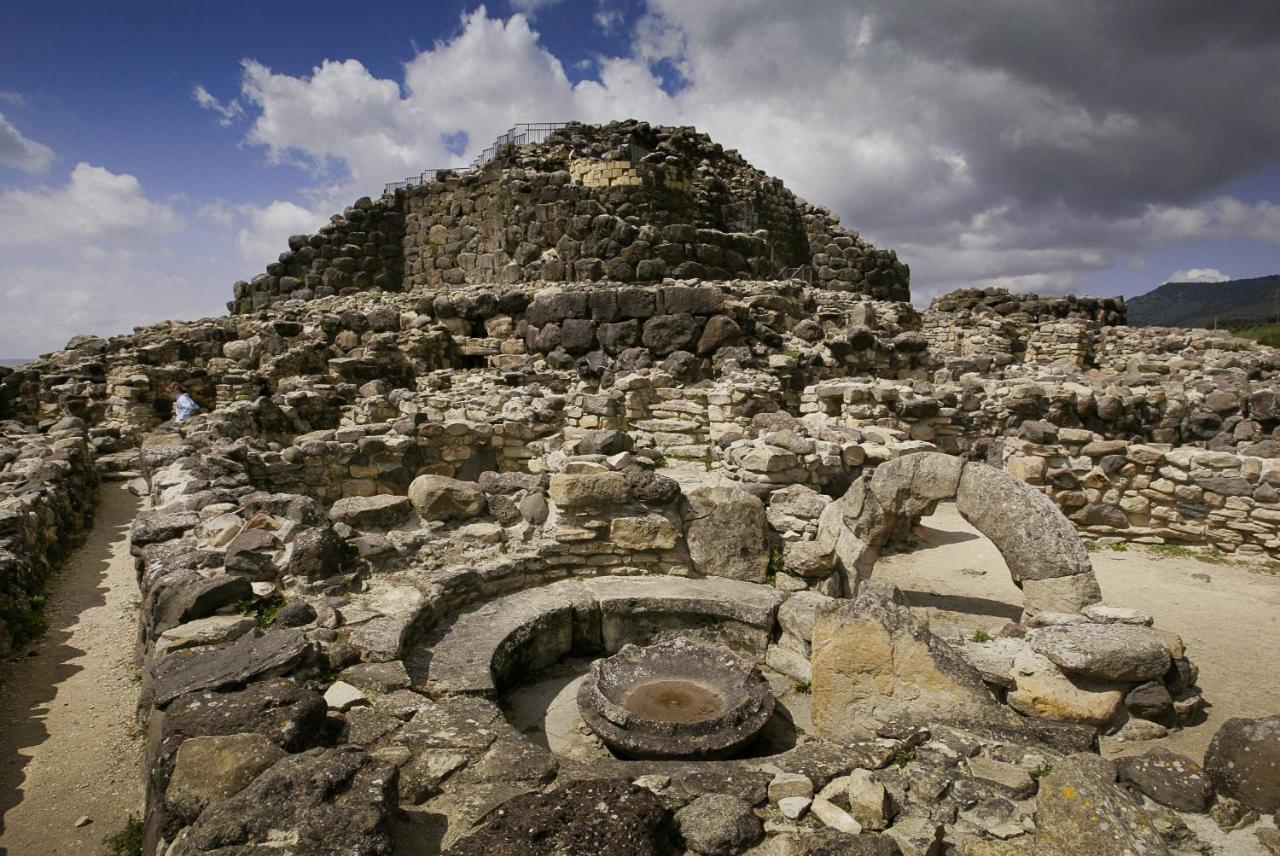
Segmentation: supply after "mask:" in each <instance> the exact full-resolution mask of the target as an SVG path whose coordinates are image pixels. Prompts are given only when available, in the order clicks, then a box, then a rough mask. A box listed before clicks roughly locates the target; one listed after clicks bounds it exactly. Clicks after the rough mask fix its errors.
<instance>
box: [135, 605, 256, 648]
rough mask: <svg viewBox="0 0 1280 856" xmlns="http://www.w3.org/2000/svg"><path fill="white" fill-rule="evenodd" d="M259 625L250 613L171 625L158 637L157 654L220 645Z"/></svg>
mask: <svg viewBox="0 0 1280 856" xmlns="http://www.w3.org/2000/svg"><path fill="white" fill-rule="evenodd" d="M255 627H257V622H256V621H255V620H254V619H253V617H252V616H248V615H211V616H209V617H208V618H199V619H196V620H195V621H188V622H187V623H186V624H179V625H177V626H176V627H170V628H169V629H168V630H166V631H165V632H164V633H161V634H160V637H159V638H158V639H156V646H155V650H154V653H155V656H156V657H163V656H164V655H165V654H167V653H169V652H170V651H179V650H181V649H183V648H196V647H199V646H201V645H220V644H222V643H223V642H231V641H233V640H236V639H239V638H240V637H241V636H243V635H244V634H246V633H248V632H250V631H251V630H253V629H254V628H255Z"/></svg>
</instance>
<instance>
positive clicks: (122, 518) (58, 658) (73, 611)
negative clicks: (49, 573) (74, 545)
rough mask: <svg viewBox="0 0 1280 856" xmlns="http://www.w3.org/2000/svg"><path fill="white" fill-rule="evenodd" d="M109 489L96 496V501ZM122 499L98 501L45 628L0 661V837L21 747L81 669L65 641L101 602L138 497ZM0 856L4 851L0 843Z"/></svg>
mask: <svg viewBox="0 0 1280 856" xmlns="http://www.w3.org/2000/svg"><path fill="white" fill-rule="evenodd" d="M106 490H118V488H116V487H108V488H106V489H104V491H103V492H102V493H100V494H99V501H100V502H101V501H102V499H103V498H104V495H105V491H106ZM120 493H121V494H122V495H123V497H124V498H121V499H119V500H117V501H113V502H102V503H101V506H100V508H99V511H98V516H97V517H96V518H95V520H94V528H93V531H91V532H90V533H89V538H88V540H87V541H86V542H85V544H84V545H83V546H82V547H80V548H79V549H77V550H76V551H75V552H74V553H72V555H71V556H70V558H69V559H68V561H67V562H66V564H65V565H64V566H63V567H62V569H60V570H59V571H57V572H56V573H55V575H54V578H53V579H52V580H51V581H50V584H49V586H48V599H47V606H46V607H45V620H46V622H47V623H48V630H46V631H45V633H44V635H43V636H41V637H40V638H39V639H38V640H36V641H35V642H34V643H32V644H31V645H29V646H28V648H27V650H25V651H22V652H19V653H18V654H16V655H14V656H13V657H11V658H10V659H9V661H8V662H5V663H0V725H2V726H3V727H0V836H2V835H3V834H4V832H5V817H6V816H7V815H8V813H9V812H10V811H12V809H13V808H14V807H16V806H18V805H19V804H21V803H22V800H23V792H22V790H21V787H22V784H23V782H24V781H25V780H26V772H25V771H26V767H27V765H28V764H29V763H30V762H31V757H30V754H29V753H28V754H24V752H23V750H27V749H31V748H32V747H36V746H39V745H40V744H41V743H43V742H44V741H45V740H47V739H48V738H49V732H48V730H47V729H46V727H45V718H46V716H47V715H48V710H49V703H50V702H52V701H53V699H54V697H55V696H56V695H57V691H58V686H59V685H60V684H62V683H63V682H64V681H66V680H67V679H68V678H70V677H71V676H72V675H75V674H76V673H77V672H80V671H81V670H82V667H81V666H78V665H73V664H72V662H71V661H72V660H75V659H76V658H78V657H80V656H82V655H84V654H85V652H84V651H82V650H81V649H79V648H76V647H74V646H72V645H70V644H68V642H69V640H70V639H71V637H72V633H73V628H74V627H75V625H76V623H77V622H78V621H79V619H80V615H81V613H83V612H84V611H85V610H87V609H91V608H93V607H95V606H101V605H102V604H104V603H105V602H106V594H107V586H106V584H105V581H106V576H107V568H108V566H109V564H110V559H111V547H112V544H114V543H115V542H118V541H119V540H120V539H121V537H123V536H125V535H127V533H128V531H129V526H130V524H131V523H132V522H133V518H134V515H135V514H136V513H137V510H138V500H137V499H136V498H134V497H133V496H132V495H130V494H126V493H124V492H123V491H120ZM0 854H4V856H20V855H19V854H17V853H12V854H10V853H9V850H8V849H7V848H6V847H5V846H4V845H2V844H0Z"/></svg>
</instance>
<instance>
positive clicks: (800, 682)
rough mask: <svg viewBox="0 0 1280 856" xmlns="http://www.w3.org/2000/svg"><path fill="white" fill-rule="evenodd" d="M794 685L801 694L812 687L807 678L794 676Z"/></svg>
mask: <svg viewBox="0 0 1280 856" xmlns="http://www.w3.org/2000/svg"><path fill="white" fill-rule="evenodd" d="M795 686H796V692H798V693H800V694H801V695H808V694H809V690H811V689H812V688H813V687H812V685H811V684H810V682H809V679H808V678H796V683H795Z"/></svg>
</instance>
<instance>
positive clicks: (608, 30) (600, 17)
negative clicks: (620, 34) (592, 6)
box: [591, 0, 626, 35]
mask: <svg viewBox="0 0 1280 856" xmlns="http://www.w3.org/2000/svg"><path fill="white" fill-rule="evenodd" d="M591 20H592V22H593V23H595V25H596V26H597V27H599V28H600V30H601V31H602V32H604V33H605V34H606V35H612V34H613V33H615V32H617V31H618V30H619V29H621V28H622V25H623V23H624V22H625V21H626V15H625V14H624V13H623V11H622V9H621V8H619V7H617V6H614V5H612V4H610V2H609V0H600V2H599V4H598V5H597V6H596V11H595V12H594V13H593V14H592V15H591Z"/></svg>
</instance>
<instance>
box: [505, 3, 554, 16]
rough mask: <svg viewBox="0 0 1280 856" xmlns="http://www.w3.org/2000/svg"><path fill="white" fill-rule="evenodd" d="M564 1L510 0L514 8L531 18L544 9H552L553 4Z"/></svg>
mask: <svg viewBox="0 0 1280 856" xmlns="http://www.w3.org/2000/svg"><path fill="white" fill-rule="evenodd" d="M563 2H564V0H510V3H511V8H512V9H514V10H515V11H517V12H520V13H522V14H524V15H526V16H528V17H530V18H532V17H533V16H535V15H537V14H538V13H539V12H541V11H542V10H543V9H550V8H551V7H552V6H558V5H560V4H561V3H563Z"/></svg>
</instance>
